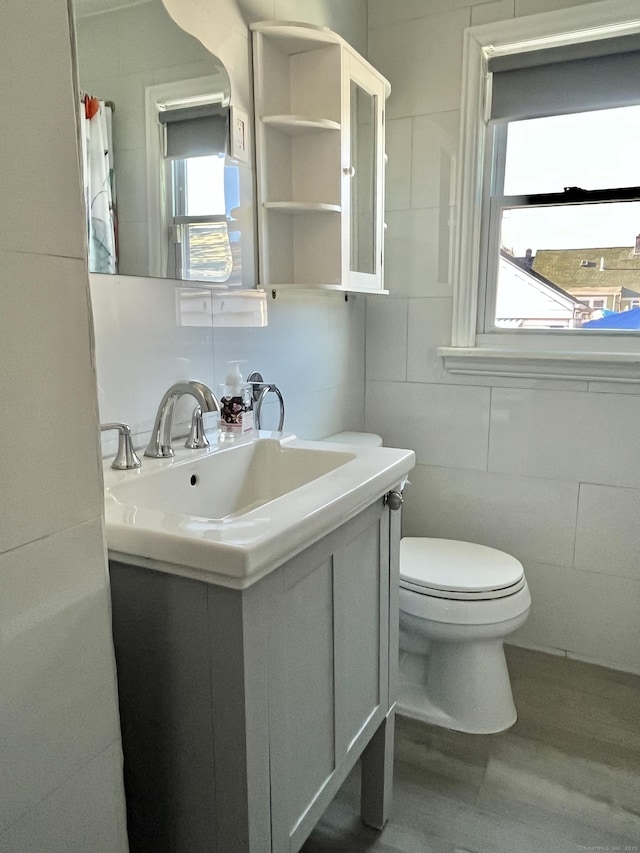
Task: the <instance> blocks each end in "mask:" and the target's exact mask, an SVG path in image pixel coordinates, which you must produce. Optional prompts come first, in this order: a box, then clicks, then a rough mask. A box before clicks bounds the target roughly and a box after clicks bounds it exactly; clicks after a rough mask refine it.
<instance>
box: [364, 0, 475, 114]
mask: <svg viewBox="0 0 640 853" xmlns="http://www.w3.org/2000/svg"><path fill="white" fill-rule="evenodd" d="M387 5H389V4H387ZM456 5H457V4H456ZM393 7H394V8H396V4H395V3H394V4H393ZM389 8H391V7H389ZM470 23H471V12H470V9H469V8H468V6H467V7H466V8H465V7H463V8H457V9H453V10H452V11H451V12H450V13H447V14H436V15H431V16H428V17H420V18H414V19H412V20H406V21H397V22H394V23H382V24H381V25H379V26H373V27H371V28H370V29H369V49H368V58H369V61H370V62H372V63H373V65H375V66H376V68H378V69H379V70H380V71H381V72H382V73H383V74H384V76H385V77H387V78H388V80H389V82H390V83H391V97H390V98H389V100H388V101H387V116H388V118H402V117H405V116H415V115H425V114H427V113H438V112H444V111H447V110H457V109H459V107H460V81H461V65H462V32H463V30H464V29H465V27H468V26H469V24H470Z"/></svg>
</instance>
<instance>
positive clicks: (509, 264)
mask: <svg viewBox="0 0 640 853" xmlns="http://www.w3.org/2000/svg"><path fill="white" fill-rule="evenodd" d="M500 255H501V256H500V277H499V281H500V286H499V287H498V292H497V302H496V322H498V323H499V324H503V323H505V322H509V321H512V320H515V319H518V320H520V321H524V322H525V323H526V321H527V320H540V321H543V320H544V321H548V322H551V323H553V322H565V323H567V322H569V321H572V320H573V318H574V316H575V313H576V309H580V308H582V309H585V310H587V311H588V310H589V309H588V307H587V306H586V305H584V303H582V302H580V300H579V299H576V298H575V297H574V296H572V295H571V294H570V293H567V292H566V291H564V290H562V288H560V287H558V286H557V285H555V284H553V283H552V282H548V281H545V280H544V278H543V277H542V276H540V275H537V274H535V273H532V272H531V270H529V269H528V268H527V267H526V265H525V266H523V265H522V264H521V263H519V262H518V261H517V260H516V259H515V258H512V257H511V256H509V255H508V254H507V253H506V252H501V253H500Z"/></svg>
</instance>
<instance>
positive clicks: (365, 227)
mask: <svg viewBox="0 0 640 853" xmlns="http://www.w3.org/2000/svg"><path fill="white" fill-rule="evenodd" d="M376 102H377V96H376V95H374V94H371V93H370V92H367V91H366V90H365V89H363V88H362V87H361V86H359V85H358V84H357V83H356V82H355V80H351V93H350V104H351V122H350V126H351V240H350V244H351V259H350V267H351V270H352V271H353V272H359V273H368V274H369V275H374V274H375V272H376V248H377V245H376V244H377V240H376V236H377V235H376V231H377V228H376V210H377V203H376V202H377V200H376V190H377V188H376V148H377V140H376V113H377V103H376Z"/></svg>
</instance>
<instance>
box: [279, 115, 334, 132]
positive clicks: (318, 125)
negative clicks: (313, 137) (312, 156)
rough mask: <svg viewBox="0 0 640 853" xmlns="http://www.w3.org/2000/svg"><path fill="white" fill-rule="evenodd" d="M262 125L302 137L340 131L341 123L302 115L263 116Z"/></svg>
mask: <svg viewBox="0 0 640 853" xmlns="http://www.w3.org/2000/svg"><path fill="white" fill-rule="evenodd" d="M262 123H263V124H264V125H266V126H267V127H272V128H274V129H275V130H279V131H281V132H282V133H286V134H288V135H289V136H301V135H303V134H307V133H317V132H318V131H325V130H338V131H339V130H340V122H338V121H333V120H332V119H329V118H310V117H309V116H300V115H272V116H263V117H262Z"/></svg>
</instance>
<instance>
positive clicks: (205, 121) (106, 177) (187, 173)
mask: <svg viewBox="0 0 640 853" xmlns="http://www.w3.org/2000/svg"><path fill="white" fill-rule="evenodd" d="M73 10H74V16H75V29H76V43H77V65H78V81H79V88H80V92H81V96H82V103H81V104H80V115H81V135H82V137H83V148H85V149H86V152H87V153H85V154H84V156H83V160H84V163H83V166H84V170H83V171H84V174H85V183H87V187H86V189H85V193H86V199H87V207H88V210H89V211H90V216H89V222H88V232H89V243H90V268H91V271H92V272H111V273H114V272H117V273H119V274H121V275H136V276H144V277H147V276H162V277H168V278H178V279H187V280H191V281H194V280H195V281H206V282H208V283H210V284H212V283H213V284H226V285H236V286H240V285H241V284H242V269H241V240H240V237H241V225H240V221H241V217H240V213H239V211H240V206H241V201H240V197H241V194H242V193H243V186H250V184H251V180H252V176H251V170H250V168H249V167H248V166H244V165H243V164H238V163H237V162H236V161H234V160H232V159H231V158H230V157H229V156H228V153H225V151H226V148H227V147H228V145H227V140H228V122H229V103H230V97H231V86H230V81H229V76H228V74H227V71H226V69H225V67H224V65H223V64H222V63H221V62H220V60H218V59H217V58H216V57H215V56H213V55H212V54H211V53H210V52H209V51H208V50H207V49H206V48H205V47H203V45H202V44H201V43H200V42H199V41H198V40H197V39H196V38H194V37H193V36H191V35H189V34H187V33H186V32H184V31H183V30H182V29H181V28H180V27H179V26H178V25H177V24H176V23H175V22H174V21H173V20H172V19H171V17H170V15H169V14H168V12H167V11H166V9H165V7H164V5H163V3H162V0H146V2H144V0H143V2H140V0H73ZM98 111H100V112H101V113H104V124H103V127H102V128H101V129H97V130H96V129H95V128H94V124H95V121H94V117H93V115H91V116H90V113H96V112H98ZM109 133H110V134H111V137H110V138H111V145H110V146H109V143H108V142H107V143H106V144H105V143H104V138H107V135H108V134H109ZM103 135H104V137H103ZM205 137H206V139H207V140H208V141H207V142H206V143H205V144H204V147H203V143H202V140H203V139H204V138H205ZM86 138H88V139H89V141H88V144H87V143H85V142H84V140H85V139H86ZM96 138H97V143H98V144H97V146H96V145H95V143H96ZM207 146H208V147H207ZM107 147H109V148H110V151H111V152H112V153H111V156H110V157H109V158H108V159H105V157H104V150H105V149H106V148H107ZM93 148H96V149H97V150H98V156H97V159H98V160H99V161H101V162H99V163H98V169H99V171H98V172H97V173H93V172H92V165H93V164H92V158H94V157H95V155H94V154H93V153H92V149H93ZM100 169H101V170H102V171H100ZM245 193H246V190H245ZM110 194H111V195H110Z"/></svg>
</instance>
